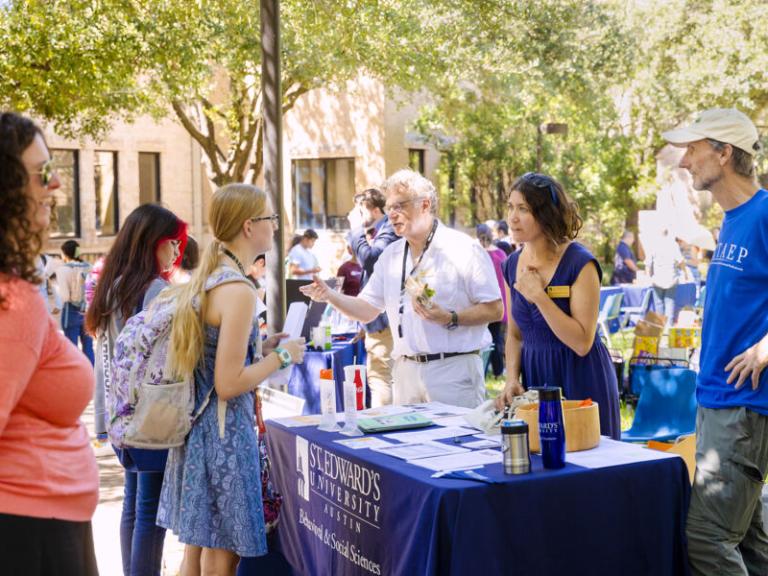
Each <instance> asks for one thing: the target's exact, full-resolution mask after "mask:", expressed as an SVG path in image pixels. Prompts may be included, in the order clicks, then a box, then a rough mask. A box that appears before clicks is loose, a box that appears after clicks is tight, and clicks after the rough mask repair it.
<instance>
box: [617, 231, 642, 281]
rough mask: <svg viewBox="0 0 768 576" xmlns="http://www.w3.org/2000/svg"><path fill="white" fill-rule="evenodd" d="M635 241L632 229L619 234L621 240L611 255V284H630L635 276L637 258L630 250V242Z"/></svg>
mask: <svg viewBox="0 0 768 576" xmlns="http://www.w3.org/2000/svg"><path fill="white" fill-rule="evenodd" d="M634 241H635V233H634V232H632V230H625V231H624V234H622V235H621V240H620V241H619V244H618V246H616V253H615V254H614V255H613V275H612V276H611V284H612V285H614V286H615V285H617V284H632V282H634V281H635V278H636V277H637V258H635V253H634V252H632V248H631V246H632V243H633V242H634Z"/></svg>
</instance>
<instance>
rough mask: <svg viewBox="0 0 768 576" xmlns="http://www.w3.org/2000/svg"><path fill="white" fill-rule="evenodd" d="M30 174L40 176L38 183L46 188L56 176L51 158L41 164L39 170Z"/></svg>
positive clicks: (54, 165)
mask: <svg viewBox="0 0 768 576" xmlns="http://www.w3.org/2000/svg"><path fill="white" fill-rule="evenodd" d="M32 174H38V175H39V176H40V181H41V182H42V183H43V186H48V184H50V183H51V180H53V177H54V175H55V174H56V164H55V163H54V161H53V158H51V159H50V160H48V161H47V162H46V163H45V164H43V165H42V166H41V167H40V170H37V171H36V172H32Z"/></svg>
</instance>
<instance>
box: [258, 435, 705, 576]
mask: <svg viewBox="0 0 768 576" xmlns="http://www.w3.org/2000/svg"><path fill="white" fill-rule="evenodd" d="M267 427H268V428H269V432H268V434H267V437H268V439H269V447H270V453H271V456H272V466H273V468H272V477H273V479H274V481H275V482H276V485H277V488H278V489H279V491H280V492H281V493H282V495H283V498H284V503H283V509H282V512H281V519H280V527H279V539H280V547H281V549H282V551H283V554H285V556H286V558H287V559H288V561H289V562H290V564H291V565H292V566H293V568H294V569H295V571H296V573H297V574H303V575H307V576H325V575H328V576H331V575H333V576H345V575H359V574H382V575H403V576H405V575H408V576H411V575H419V576H421V575H424V576H447V575H467V576H476V575H478V574H482V575H488V576H490V575H496V574H505V575H515V574H520V575H535V576H548V575H552V576H555V575H557V576H562V575H568V576H579V575H584V576H587V575H589V576H595V575H602V574H611V575H613V574H621V575H622V576H630V575H637V576H647V575H649V574H653V575H654V576H672V575H677V574H687V556H686V547H685V536H684V528H685V518H686V513H687V507H688V499H689V491H690V485H689V481H688V472H687V470H686V466H685V463H684V462H683V460H682V459H681V458H679V457H678V456H670V455H668V454H666V453H663V452H656V451H653V450H648V449H646V448H642V447H639V446H635V445H630V444H625V443H622V442H614V441H612V440H609V439H606V438H601V441H600V444H599V446H598V447H597V448H594V449H592V450H586V451H582V452H574V453H569V454H568V455H567V458H566V461H567V464H566V466H565V468H563V469H561V470H544V469H543V468H542V464H541V458H540V457H539V456H538V455H533V456H532V473H530V474H526V475H520V476H508V475H505V474H504V473H503V470H502V466H501V453H500V452H499V460H498V463H495V464H489V465H486V466H485V467H484V468H481V469H478V470H477V471H478V472H480V473H481V474H483V475H485V476H487V477H489V478H491V479H493V480H496V481H498V482H499V483H496V484H486V483H481V482H474V481H467V480H455V479H447V478H437V479H436V478H432V477H431V474H432V471H431V470H428V469H426V468H422V467H419V466H416V465H414V464H411V463H409V462H406V461H404V460H399V459H396V458H393V457H391V456H388V455H385V454H381V453H378V452H374V451H372V450H369V449H357V450H354V449H352V448H348V447H346V446H342V445H340V444H338V443H336V442H335V440H339V439H343V438H346V437H344V436H341V435H339V434H337V433H328V432H321V431H318V430H317V429H316V427H314V426H310V427H293V428H289V427H286V426H284V425H282V424H280V423H278V422H274V421H268V422H267ZM424 430H428V429H424ZM376 436H377V437H378V438H380V437H381V435H376ZM470 438H471V437H467V438H463V439H462V441H463V442H465V441H468V440H469V439H470ZM446 442H448V443H452V442H451V441H450V440H448V441H446Z"/></svg>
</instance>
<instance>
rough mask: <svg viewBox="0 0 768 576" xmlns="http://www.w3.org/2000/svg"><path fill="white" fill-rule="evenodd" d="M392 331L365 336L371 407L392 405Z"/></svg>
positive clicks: (381, 331)
mask: <svg viewBox="0 0 768 576" xmlns="http://www.w3.org/2000/svg"><path fill="white" fill-rule="evenodd" d="M393 345H394V344H393V342H392V330H390V329H389V327H387V328H384V330H379V331H378V332H368V333H367V334H366V335H365V352H366V357H367V361H366V363H367V364H368V368H367V369H368V387H369V388H370V389H371V407H372V408H377V407H378V406H385V405H387V404H392V346H393Z"/></svg>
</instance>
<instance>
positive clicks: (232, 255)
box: [221, 246, 245, 276]
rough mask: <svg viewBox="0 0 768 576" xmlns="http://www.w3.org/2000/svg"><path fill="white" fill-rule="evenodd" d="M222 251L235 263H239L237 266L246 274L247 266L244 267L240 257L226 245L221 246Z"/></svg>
mask: <svg viewBox="0 0 768 576" xmlns="http://www.w3.org/2000/svg"><path fill="white" fill-rule="evenodd" d="M221 251H222V252H224V254H225V255H227V256H229V257H230V258H231V259H232V261H233V262H234V263H235V264H237V267H238V268H239V269H240V273H241V274H242V275H243V276H245V268H244V267H243V264H242V262H240V260H239V259H238V257H237V256H235V255H234V254H232V252H231V251H230V250H229V249H227V248H225V247H224V246H222V247H221Z"/></svg>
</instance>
